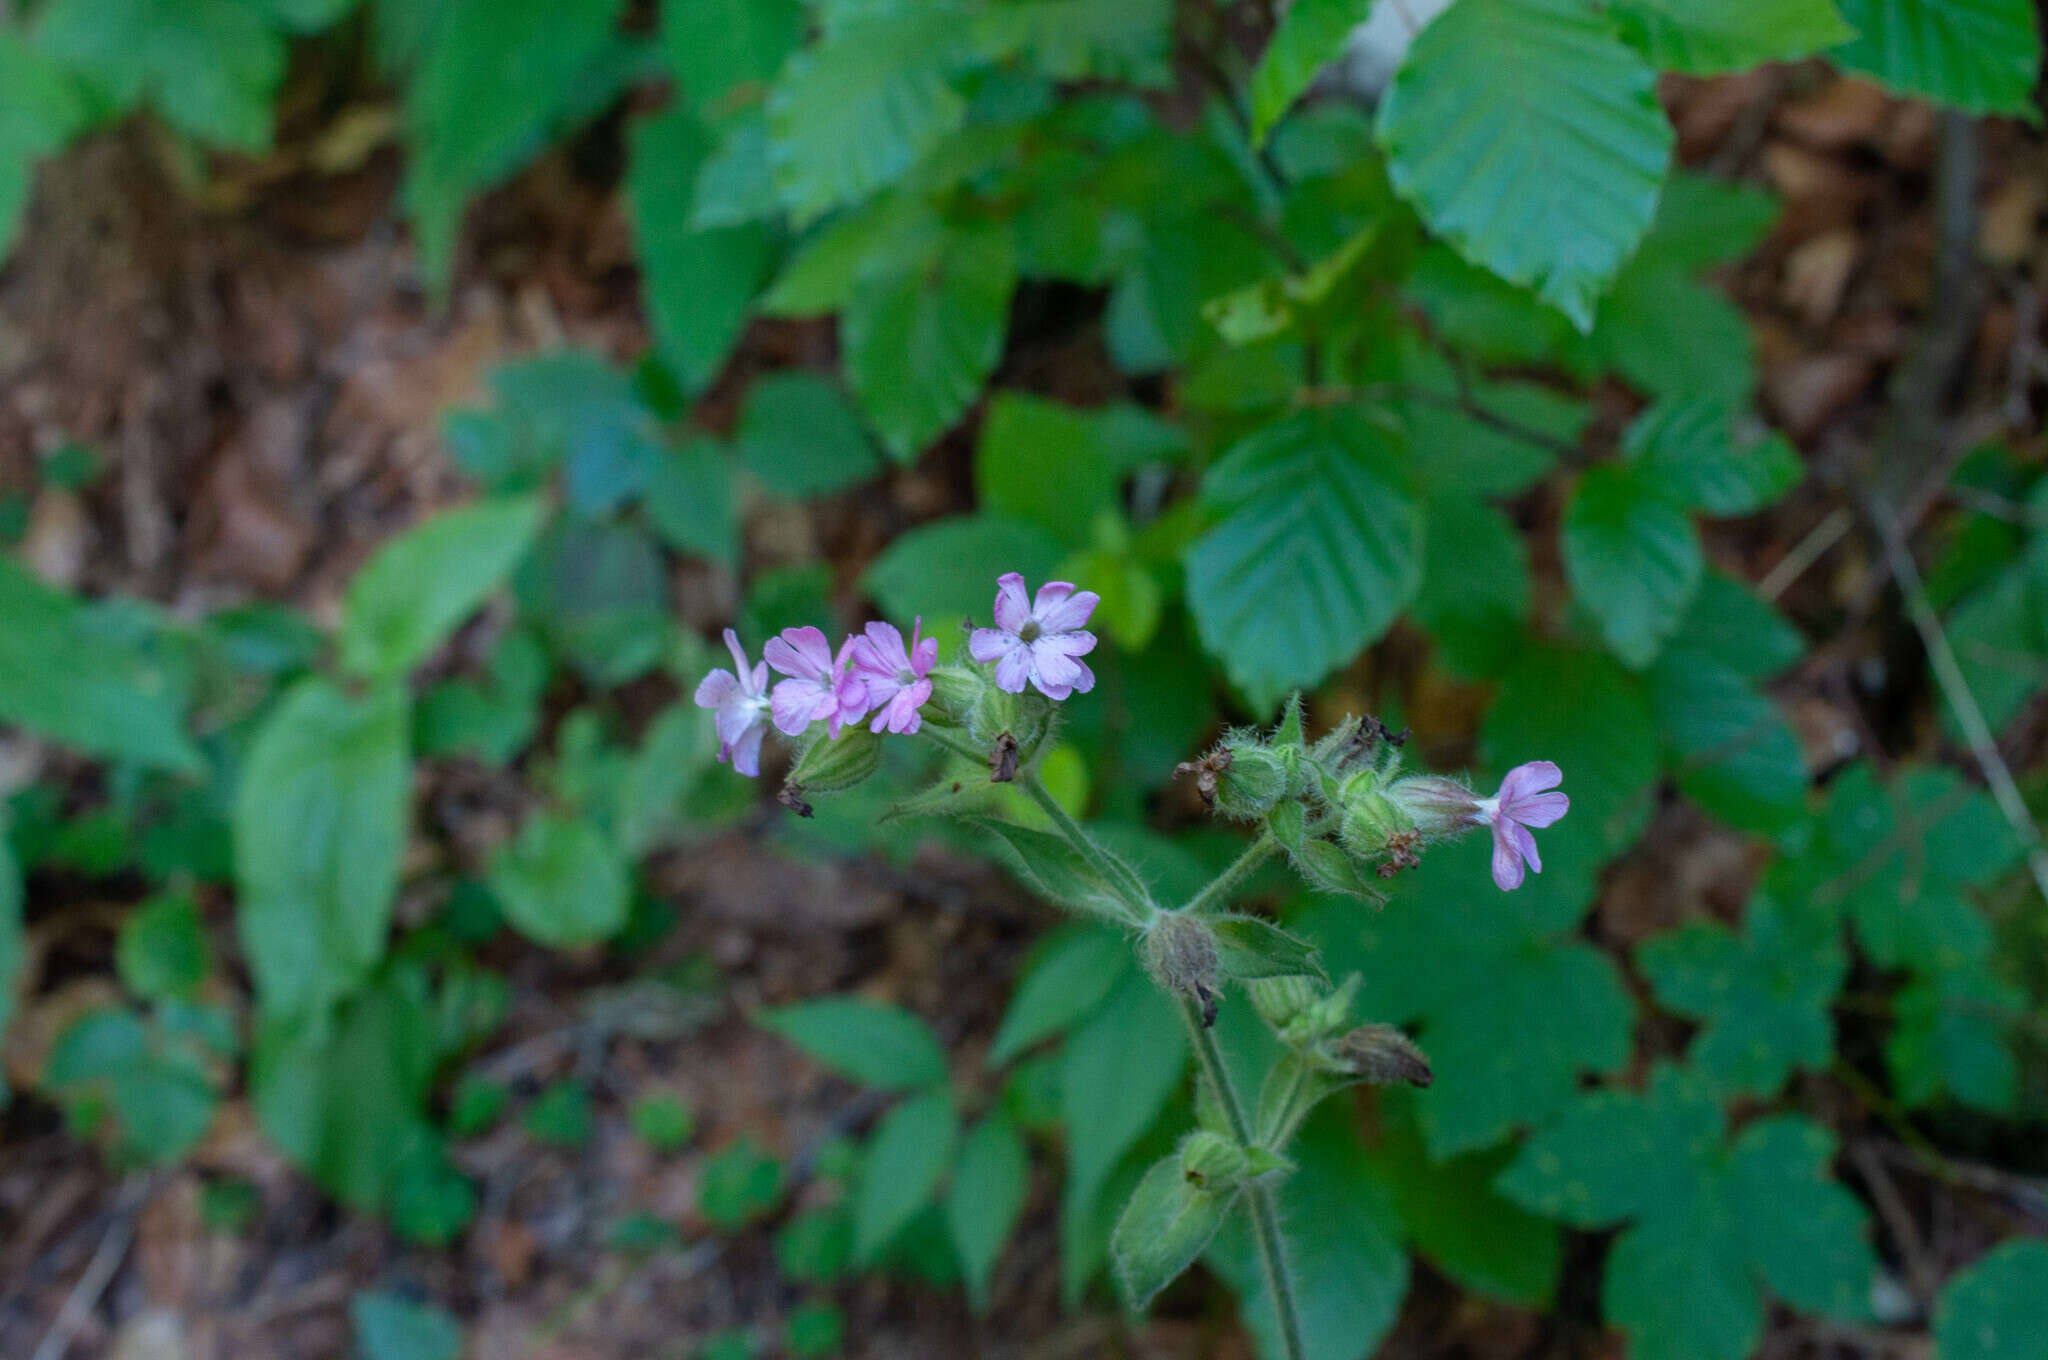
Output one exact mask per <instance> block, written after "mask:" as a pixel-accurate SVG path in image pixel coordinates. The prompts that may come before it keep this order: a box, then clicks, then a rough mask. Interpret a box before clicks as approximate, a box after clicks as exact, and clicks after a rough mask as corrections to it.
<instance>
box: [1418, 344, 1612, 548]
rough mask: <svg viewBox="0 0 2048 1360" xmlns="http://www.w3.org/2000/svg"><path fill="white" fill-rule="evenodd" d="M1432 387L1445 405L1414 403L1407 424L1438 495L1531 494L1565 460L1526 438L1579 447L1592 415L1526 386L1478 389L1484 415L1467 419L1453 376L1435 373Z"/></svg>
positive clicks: (1426, 481)
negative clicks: (1458, 406)
mask: <svg viewBox="0 0 2048 1360" xmlns="http://www.w3.org/2000/svg"><path fill="white" fill-rule="evenodd" d="M1439 378H1441V381H1437V379H1439ZM1425 381H1428V382H1429V385H1430V386H1432V387H1436V388H1438V390H1439V391H1441V392H1442V396H1443V400H1439V401H1428V402H1423V401H1415V402H1410V403H1408V404H1407V405H1406V406H1405V407H1404V409H1403V411H1402V420H1403V423H1405V424H1406V425H1407V427H1408V446H1409V447H1410V448H1412V449H1414V450H1415V451H1416V455H1415V456H1416V471H1417V473H1418V474H1420V476H1421V478H1422V482H1423V485H1424V486H1426V487H1428V488H1429V491H1430V493H1431V495H1432V496H1433V497H1441V498H1444V499H1449V498H1450V497H1453V496H1513V495H1517V494H1519V493H1520V492H1523V491H1526V490H1528V489H1529V487H1530V486H1532V485H1534V484H1535V483H1536V481H1537V480H1538V479H1540V478H1541V477H1542V476H1543V474H1544V473H1546V472H1548V471H1549V470H1550V469H1551V467H1552V465H1553V464H1555V463H1556V462H1557V453H1556V451H1555V450H1554V449H1553V448H1551V447H1548V446H1546V445H1544V444H1539V443H1535V442H1532V441H1531V440H1530V439H1529V438H1526V437H1524V435H1523V434H1522V433H1521V432H1522V431H1527V432H1529V433H1530V434H1534V435H1538V436H1545V437H1547V438H1549V439H1551V440H1554V441H1558V442H1561V443H1563V444H1566V445H1575V444H1577V443H1578V440H1579V435H1580V433H1581V432H1582V431H1583V430H1584V429H1585V428H1586V424H1587V422H1588V420H1589V419H1590V418H1591V416H1592V411H1591V409H1590V408H1589V407H1588V406H1587V405H1586V403H1584V402H1583V401H1578V400H1576V399H1574V398H1571V397H1567V396H1561V395H1559V394H1558V393H1556V392H1553V391H1551V390H1550V389H1549V388H1547V387H1539V386H1537V385H1536V384H1534V383H1520V382H1480V383H1474V384H1473V385H1472V400H1473V404H1474V406H1475V407H1476V411H1475V412H1474V413H1472V414H1467V413H1466V412H1464V411H1462V410H1459V409H1456V406H1455V403H1454V401H1453V400H1452V399H1453V398H1455V396H1456V394H1457V388H1456V385H1455V383H1454V382H1453V381H1451V380H1450V379H1449V378H1448V375H1439V374H1432V375H1430V378H1429V379H1426V380H1425ZM1489 421H1491V422H1495V423H1488V422H1489ZM1432 537H1434V535H1432Z"/></svg>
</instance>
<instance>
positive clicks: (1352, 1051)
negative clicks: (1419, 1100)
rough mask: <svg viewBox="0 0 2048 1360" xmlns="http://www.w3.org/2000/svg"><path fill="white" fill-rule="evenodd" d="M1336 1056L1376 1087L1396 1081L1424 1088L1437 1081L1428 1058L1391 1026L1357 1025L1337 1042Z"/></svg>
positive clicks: (1411, 1041) (1406, 1037)
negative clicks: (1430, 1068)
mask: <svg viewBox="0 0 2048 1360" xmlns="http://www.w3.org/2000/svg"><path fill="white" fill-rule="evenodd" d="M1337 1056H1338V1057H1339V1058H1340V1059H1342V1060H1343V1062H1344V1065H1345V1066H1346V1067H1348V1068H1350V1069H1351V1071H1353V1072H1354V1073H1356V1074H1357V1075H1359V1076H1361V1077H1363V1078H1365V1079H1366V1080H1367V1081H1369V1082H1371V1083H1372V1084H1373V1085H1375V1086H1386V1085H1389V1084H1391V1083H1393V1082H1397V1081H1405V1082H1407V1083H1408V1084H1409V1085H1410V1086H1427V1085H1429V1084H1430V1083H1431V1082H1432V1081H1435V1080H1436V1074H1435V1073H1433V1072H1431V1071H1430V1070H1429V1057H1428V1055H1427V1054H1425V1053H1424V1052H1423V1051H1422V1050H1421V1049H1419V1048H1417V1047H1416V1046H1415V1041H1414V1040H1413V1039H1410V1038H1409V1037H1408V1036H1407V1035H1405V1034H1403V1033H1402V1032H1401V1031H1400V1030H1398V1029H1395V1028H1394V1027H1393V1026H1392V1025H1360V1026H1359V1027H1358V1028H1357V1029H1354V1030H1352V1031H1351V1032H1350V1033H1349V1034H1347V1035H1345V1036H1344V1037H1343V1038H1341V1039H1339V1040H1338V1041H1337Z"/></svg>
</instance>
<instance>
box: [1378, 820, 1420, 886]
mask: <svg viewBox="0 0 2048 1360" xmlns="http://www.w3.org/2000/svg"><path fill="white" fill-rule="evenodd" d="M1421 846H1422V833H1421V832H1420V831H1396V832H1395V833H1394V834H1393V835H1391V836H1389V837H1387V862H1386V863H1385V864H1382V865H1380V867H1379V875H1380V877H1381V878H1392V877H1393V876H1394V875H1395V874H1398V873H1400V872H1401V871H1402V870H1403V869H1413V868H1415V867H1416V866H1417V865H1419V864H1421V863H1422V855H1421V854H1420V850H1421Z"/></svg>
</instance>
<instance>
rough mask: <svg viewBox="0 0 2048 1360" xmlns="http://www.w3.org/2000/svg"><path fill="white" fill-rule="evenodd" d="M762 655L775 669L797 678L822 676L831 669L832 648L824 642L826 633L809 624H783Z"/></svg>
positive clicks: (821, 678) (778, 686)
mask: <svg viewBox="0 0 2048 1360" xmlns="http://www.w3.org/2000/svg"><path fill="white" fill-rule="evenodd" d="M761 655H762V656H763V657H764V658H766V660H767V662H768V664H769V665H771V666H773V667H774V668H775V669H776V670H778V671H781V672H782V673H783V674H784V675H792V676H796V677H798V678H799V679H804V680H823V679H824V678H825V677H826V676H828V675H830V674H831V673H832V648H831V647H830V646H828V645H827V644H826V642H825V635H824V634H823V633H821V632H819V631H818V630H817V629H815V628H812V627H810V626H809V625H808V624H807V625H805V626H804V627H802V628H785V629H783V630H782V633H781V634H780V636H777V637H772V638H769V639H768V644H767V645H766V646H765V647H763V648H761ZM776 688H777V689H778V690H779V689H781V688H782V687H781V686H780V685H777V686H776Z"/></svg>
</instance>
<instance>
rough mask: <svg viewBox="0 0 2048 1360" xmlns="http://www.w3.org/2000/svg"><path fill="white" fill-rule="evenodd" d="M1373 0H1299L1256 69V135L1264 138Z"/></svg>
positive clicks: (1253, 90)
mask: <svg viewBox="0 0 2048 1360" xmlns="http://www.w3.org/2000/svg"><path fill="white" fill-rule="evenodd" d="M1371 9H1372V0H1297V3H1296V4H1294V5H1293V6H1292V7H1290V8H1289V9H1288V11H1287V13H1286V14H1285V16H1283V17H1282V18H1281V20H1280V26H1279V27H1278V28H1276V29H1275V30H1273V39H1272V41H1271V42H1269V43H1267V44H1266V50H1265V51H1264V52H1263V53H1261V54H1260V55H1259V64H1258V66H1257V67H1256V68H1254V69H1253V71H1252V86H1251V95H1252V140H1253V141H1255V142H1264V141H1265V140H1266V138H1267V137H1268V136H1269V135H1271V133H1272V131H1273V125H1274V124H1276V123H1278V122H1279V121H1280V119H1281V118H1282V117H1283V116H1285V115H1286V113H1287V110H1288V109H1290V108H1292V107H1293V106H1294V101H1295V100H1297V99H1299V98H1301V96H1302V94H1303V92H1304V91H1306V90H1307V89H1308V87H1309V86H1310V85H1311V84H1312V83H1313V82H1314V81H1315V78H1316V72H1318V71H1320V70H1322V69H1323V67H1324V66H1326V65H1328V64H1329V62H1330V61H1331V60H1332V59H1333V58H1334V57H1336V55H1337V54H1338V53H1339V52H1340V51H1342V50H1343V48H1344V40H1345V39H1346V38H1349V37H1350V36H1351V30H1353V29H1354V28H1356V27H1358V26H1359V25H1360V24H1362V23H1364V22H1365V18H1366V15H1367V13H1368V12H1370V11H1371Z"/></svg>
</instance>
